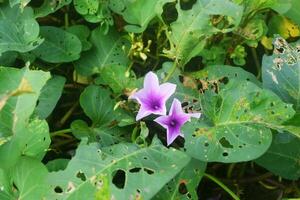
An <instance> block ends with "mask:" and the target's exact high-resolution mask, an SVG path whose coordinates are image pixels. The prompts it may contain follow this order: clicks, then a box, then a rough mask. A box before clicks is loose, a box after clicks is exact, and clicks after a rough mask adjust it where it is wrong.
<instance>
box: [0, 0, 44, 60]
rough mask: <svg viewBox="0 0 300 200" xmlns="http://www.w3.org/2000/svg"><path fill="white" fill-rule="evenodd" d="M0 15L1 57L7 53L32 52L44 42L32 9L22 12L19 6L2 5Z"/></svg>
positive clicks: (25, 9)
mask: <svg viewBox="0 0 300 200" xmlns="http://www.w3.org/2000/svg"><path fill="white" fill-rule="evenodd" d="M0 13H1V15H0V55H1V53H4V52H6V51H18V52H27V51H31V50H33V49H35V48H36V47H37V46H39V45H40V44H41V43H42V42H43V40H42V39H41V38H40V37H39V24H38V23H37V21H36V20H35V19H34V17H33V11H32V9H31V8H28V7H26V8H24V10H23V12H21V9H20V8H19V7H18V5H16V6H14V7H13V8H10V6H9V5H8V4H0Z"/></svg>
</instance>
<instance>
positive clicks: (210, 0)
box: [165, 0, 243, 66]
mask: <svg viewBox="0 0 300 200" xmlns="http://www.w3.org/2000/svg"><path fill="white" fill-rule="evenodd" d="M176 8H177V12H178V18H177V20H176V21H175V22H173V23H171V33H170V34H169V36H168V37H169V40H170V44H171V47H170V50H168V51H165V53H166V55H167V56H168V57H170V58H174V59H176V60H178V61H179V63H180V66H184V65H185V64H186V63H187V62H188V61H189V60H190V59H191V58H193V57H195V56H197V55H198V54H199V53H200V52H201V51H202V50H203V48H204V46H205V44H206V40H207V38H208V37H210V36H212V35H213V34H215V33H218V32H223V33H226V32H230V31H232V30H234V29H235V28H236V27H237V26H238V25H239V23H240V21H241V17H242V12H243V7H242V6H239V5H236V4H234V3H232V2H231V1H229V0H224V1H220V0H198V1H196V3H195V4H194V5H193V7H192V9H190V10H182V9H181V8H180V4H179V3H177V5H176ZM218 15H221V16H224V19H223V22H220V23H218V24H215V25H213V23H212V22H211V20H212V19H211V18H212V17H213V16H218ZM222 23H224V24H226V25H224V26H222V25H219V24H222Z"/></svg>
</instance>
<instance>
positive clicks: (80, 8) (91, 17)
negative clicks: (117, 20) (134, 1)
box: [74, 0, 113, 32]
mask: <svg viewBox="0 0 300 200" xmlns="http://www.w3.org/2000/svg"><path fill="white" fill-rule="evenodd" d="M108 4H109V1H101V2H99V1H98V0H74V7H75V10H76V11H77V12H78V13H79V14H81V15H82V16H83V17H84V18H85V20H87V21H88V22H91V23H97V22H101V25H104V29H105V31H104V32H106V31H108V26H109V25H112V24H113V18H112V16H111V12H110V9H109V8H108Z"/></svg>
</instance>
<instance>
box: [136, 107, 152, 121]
mask: <svg viewBox="0 0 300 200" xmlns="http://www.w3.org/2000/svg"><path fill="white" fill-rule="evenodd" d="M150 114H151V111H149V110H148V109H146V108H144V106H141V107H140V110H139V112H138V114H137V115H136V121H138V120H140V119H142V118H144V117H147V116H148V115H150Z"/></svg>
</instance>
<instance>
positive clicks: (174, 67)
mask: <svg viewBox="0 0 300 200" xmlns="http://www.w3.org/2000/svg"><path fill="white" fill-rule="evenodd" d="M176 68H177V59H176V60H175V61H174V63H173V66H172V68H171V69H170V70H169V72H168V74H167V76H166V77H165V78H164V81H163V82H167V81H168V80H169V79H170V78H171V76H172V75H173V74H174V72H175V71H176Z"/></svg>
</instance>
